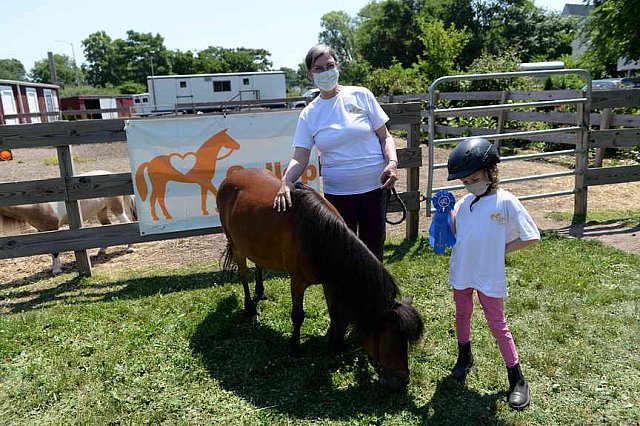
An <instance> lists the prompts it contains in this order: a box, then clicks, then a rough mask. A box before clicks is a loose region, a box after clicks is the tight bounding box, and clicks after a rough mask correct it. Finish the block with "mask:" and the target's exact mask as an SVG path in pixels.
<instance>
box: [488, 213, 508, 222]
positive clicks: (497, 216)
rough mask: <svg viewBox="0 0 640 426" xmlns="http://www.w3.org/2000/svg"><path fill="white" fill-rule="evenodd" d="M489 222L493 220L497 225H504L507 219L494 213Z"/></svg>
mask: <svg viewBox="0 0 640 426" xmlns="http://www.w3.org/2000/svg"><path fill="white" fill-rule="evenodd" d="M491 220H495V221H496V222H498V223H504V222H506V220H507V219H505V218H504V217H502V216H500V213H494V214H492V215H491Z"/></svg>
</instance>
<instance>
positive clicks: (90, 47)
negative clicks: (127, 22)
mask: <svg viewBox="0 0 640 426" xmlns="http://www.w3.org/2000/svg"><path fill="white" fill-rule="evenodd" d="M82 45H83V46H84V55H85V58H86V60H87V62H88V65H87V66H86V67H85V69H86V72H87V79H88V81H89V83H91V84H93V85H96V86H101V87H106V86H107V85H108V84H112V85H114V86H119V85H121V84H123V83H125V82H128V81H130V82H134V83H138V84H143V85H144V84H146V81H147V76H148V75H151V74H152V70H153V74H155V75H165V74H170V73H171V66H170V61H169V54H168V52H167V49H166V48H165V46H164V38H162V36H160V34H156V35H155V36H154V35H153V34H151V33H138V32H136V31H133V30H129V31H127V38H126V39H124V40H123V39H116V40H112V39H111V37H109V36H108V35H107V33H105V32H104V31H99V32H96V33H93V34H90V35H89V37H87V38H86V39H85V40H83V41H82Z"/></svg>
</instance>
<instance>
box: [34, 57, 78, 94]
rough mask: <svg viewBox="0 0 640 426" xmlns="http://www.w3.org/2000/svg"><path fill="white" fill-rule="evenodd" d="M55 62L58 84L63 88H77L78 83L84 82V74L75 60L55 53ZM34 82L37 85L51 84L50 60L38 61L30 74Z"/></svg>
mask: <svg viewBox="0 0 640 426" xmlns="http://www.w3.org/2000/svg"><path fill="white" fill-rule="evenodd" d="M53 60H54V62H55V63H56V76H57V78H58V82H57V84H59V85H60V86H61V87H68V86H76V85H78V84H77V83H78V82H80V83H82V81H83V80H84V79H83V77H82V72H81V71H80V70H79V69H78V67H76V66H75V65H74V63H73V60H72V59H71V58H69V56H67V55H61V54H58V53H55V54H54V55H53ZM29 77H30V78H31V80H32V81H35V82H37V83H51V71H50V69H49V59H41V60H39V61H37V62H36V63H35V64H34V65H33V68H31V71H30V73H29Z"/></svg>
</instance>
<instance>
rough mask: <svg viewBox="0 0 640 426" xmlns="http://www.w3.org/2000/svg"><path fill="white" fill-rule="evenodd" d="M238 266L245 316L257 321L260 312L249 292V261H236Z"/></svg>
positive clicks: (244, 259)
mask: <svg viewBox="0 0 640 426" xmlns="http://www.w3.org/2000/svg"><path fill="white" fill-rule="evenodd" d="M235 262H236V264H237V265H238V275H240V282H242V289H243V290H244V314H245V315H246V316H248V317H249V318H251V320H252V321H255V320H256V319H257V317H258V311H257V310H256V305H255V304H254V303H253V300H251V292H250V291H249V268H248V267H247V259H246V258H243V259H237V258H236V259H235Z"/></svg>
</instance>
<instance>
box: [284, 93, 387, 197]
mask: <svg viewBox="0 0 640 426" xmlns="http://www.w3.org/2000/svg"><path fill="white" fill-rule="evenodd" d="M388 120H389V117H388V116H387V114H386V113H385V112H384V110H383V109H382V108H381V107H380V104H378V101H377V100H376V98H375V97H374V96H373V93H371V91H369V89H366V88H364V87H358V86H341V87H340V92H339V93H338V94H337V95H336V96H334V97H333V98H331V99H322V98H321V97H320V96H318V97H316V98H315V99H314V100H313V101H312V102H311V103H310V104H309V105H307V106H306V107H305V109H303V110H302V112H301V113H300V118H298V126H297V128H296V133H295V135H294V137H293V146H294V147H302V148H307V149H309V150H310V149H311V148H312V147H313V146H314V145H315V146H316V148H318V151H319V152H320V165H321V166H322V179H323V184H324V186H323V188H324V192H325V193H327V194H334V195H347V194H363V193H365V192H369V191H373V190H374V189H377V188H379V187H380V185H381V183H380V174H381V173H382V171H383V170H384V167H385V166H386V161H385V157H384V154H383V153H382V147H381V146H380V140H379V139H378V136H377V135H376V133H375V130H376V129H379V128H380V127H382V126H383V125H384V124H385V123H386V122H387V121H388Z"/></svg>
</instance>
